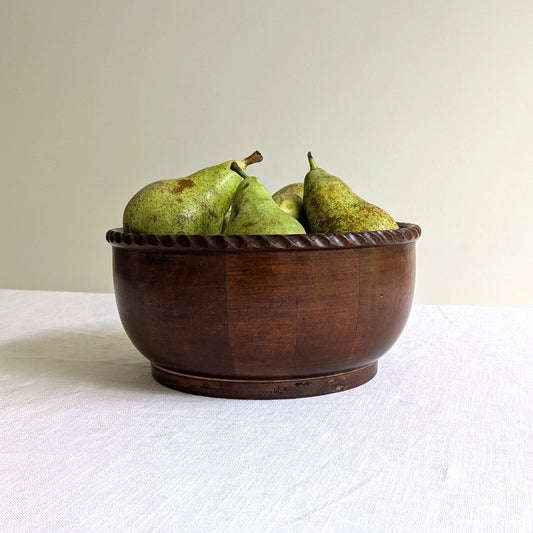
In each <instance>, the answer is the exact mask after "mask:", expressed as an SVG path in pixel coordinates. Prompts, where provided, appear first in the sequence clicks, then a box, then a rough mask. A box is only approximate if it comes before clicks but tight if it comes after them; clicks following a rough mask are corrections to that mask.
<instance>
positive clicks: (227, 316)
mask: <svg viewBox="0 0 533 533" xmlns="http://www.w3.org/2000/svg"><path fill="white" fill-rule="evenodd" d="M113 272H114V285H115V294H116V300H117V306H118V310H119V314H120V317H121V320H122V323H123V325H124V328H125V330H126V333H127V334H128V336H129V337H130V339H131V340H132V342H133V343H134V345H135V346H136V347H137V349H138V350H139V351H140V352H141V353H142V354H143V355H144V356H145V357H147V358H148V359H149V360H150V361H151V362H152V363H153V367H152V373H153V375H154V378H155V379H157V380H158V381H160V382H161V383H163V384H165V385H168V386H170V387H174V388H178V389H181V390H185V391H187V392H193V393H199V394H205V395H212V396H227V397H234V398H280V397H281V398H286V397H299V396H309V395H315V394H325V393H329V392H336V391H339V390H344V389H346V388H351V387H353V386H356V385H359V384H361V383H364V382H365V381H368V379H371V378H372V377H373V375H374V374H375V372H376V368H377V367H376V364H375V363H376V361H377V360H378V358H379V357H380V356H382V355H383V354H384V353H385V352H386V351H387V350H388V349H389V348H390V347H391V346H392V345H393V343H394V342H395V341H396V340H397V338H398V337H399V335H400V333H401V331H402V329H403V327H404V325H405V323H406V321H407V318H408V315H409V311H410V308H411V304H412V297H413V292H414V282H415V242H414V240H413V241H411V242H403V243H398V244H390V245H385V246H383V245H380V246H365V247H360V248H357V247H356V248H353V247H352V248H347V249H342V248H341V249H319V250H316V249H313V250H298V251H292V250H279V251H271V250H269V251H264V252H262V251H260V250H254V251H253V252H250V253H246V252H244V253H243V252H239V253H234V252H232V251H224V250H206V251H205V253H203V252H198V251H195V252H194V253H182V252H180V253H169V251H168V250H167V251H165V252H164V253H160V252H159V251H158V250H157V249H146V250H143V249H139V248H133V247H127V246H126V247H121V246H114V247H113ZM306 380H307V381H309V383H308V384H307V385H296V384H297V383H300V384H301V383H304V382H305V381H306Z"/></svg>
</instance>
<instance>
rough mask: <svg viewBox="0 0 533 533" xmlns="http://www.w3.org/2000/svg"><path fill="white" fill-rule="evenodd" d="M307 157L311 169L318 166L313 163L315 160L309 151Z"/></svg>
mask: <svg viewBox="0 0 533 533" xmlns="http://www.w3.org/2000/svg"><path fill="white" fill-rule="evenodd" d="M307 159H309V166H310V167H311V170H315V169H317V168H318V166H317V164H316V163H315V160H314V159H313V155H312V154H311V152H307Z"/></svg>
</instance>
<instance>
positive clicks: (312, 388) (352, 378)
mask: <svg viewBox="0 0 533 533" xmlns="http://www.w3.org/2000/svg"><path fill="white" fill-rule="evenodd" d="M151 365H152V376H153V378H154V379H155V380H156V381H157V382H158V383H161V385H164V386H165V387H169V388H171V389H176V390H179V391H182V392H187V393H190V394H199V395H202V396H213V397H216V398H236V399H257V400H273V399H284V398H305V397H308V396H320V395H322V394H331V393H334V392H341V391H344V390H348V389H353V388H354V387H358V386H359V385H363V383H366V382H367V381H370V380H371V379H372V378H373V377H374V376H375V375H376V373H377V370H378V363H377V361H376V362H374V363H371V364H369V365H366V366H363V367H360V368H356V369H355V370H349V371H347V372H340V373H337V374H327V375H325V376H312V377H308V378H305V377H302V378H290V379H274V378H273V379H229V378H216V377H207V376H197V375H194V374H186V373H183V372H177V371H175V370H170V369H168V368H164V367H162V366H159V365H157V364H155V363H151Z"/></svg>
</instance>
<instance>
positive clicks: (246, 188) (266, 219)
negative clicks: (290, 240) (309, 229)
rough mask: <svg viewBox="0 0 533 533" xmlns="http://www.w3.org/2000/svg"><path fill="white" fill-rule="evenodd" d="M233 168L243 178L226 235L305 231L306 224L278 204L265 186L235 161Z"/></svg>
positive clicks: (232, 207) (298, 232)
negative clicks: (303, 224) (302, 223)
mask: <svg viewBox="0 0 533 533" xmlns="http://www.w3.org/2000/svg"><path fill="white" fill-rule="evenodd" d="M231 169H232V170H234V171H235V172H236V173H237V174H240V175H241V176H242V177H243V180H242V181H241V183H240V184H239V186H238V187H237V190H236V191H235V194H234V196H233V201H232V203H231V212H230V216H229V221H228V223H227V226H226V230H225V232H224V233H225V235H294V234H300V233H305V229H304V227H303V226H302V225H301V224H300V223H299V222H298V221H297V220H296V219H295V218H293V217H291V216H290V215H289V214H287V213H285V211H283V210H282V209H280V208H279V207H278V205H277V204H276V202H275V201H274V200H273V199H272V196H270V194H269V192H268V191H267V190H266V188H265V187H264V185H263V184H262V183H261V182H260V181H259V180H258V179H257V178H256V177H255V176H248V174H246V173H245V172H244V170H243V169H242V168H241V167H240V166H239V165H238V164H237V162H234V163H233V164H232V165H231Z"/></svg>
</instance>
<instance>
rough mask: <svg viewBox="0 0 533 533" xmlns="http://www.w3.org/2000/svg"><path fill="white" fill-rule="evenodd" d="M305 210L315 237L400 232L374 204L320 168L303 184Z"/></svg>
mask: <svg viewBox="0 0 533 533" xmlns="http://www.w3.org/2000/svg"><path fill="white" fill-rule="evenodd" d="M303 202H304V209H305V213H306V215H307V220H308V225H309V230H310V231H311V232H312V233H350V232H360V231H376V230H386V229H397V228H398V224H397V223H396V221H395V220H394V219H393V218H392V217H391V216H390V215H389V214H388V213H387V212H386V211H384V210H383V209H381V208H380V207H378V206H376V205H374V204H371V203H369V202H367V201H365V200H363V199H362V198H361V197H359V196H358V195H357V194H355V192H354V191H353V190H352V189H351V188H350V187H349V186H348V185H347V184H346V183H345V182H344V181H343V180H341V179H340V178H338V177H336V176H333V175H332V174H329V173H328V172H326V171H325V170H323V169H321V168H315V169H312V170H310V171H309V172H308V173H307V174H306V176H305V181H304V198H303Z"/></svg>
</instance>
